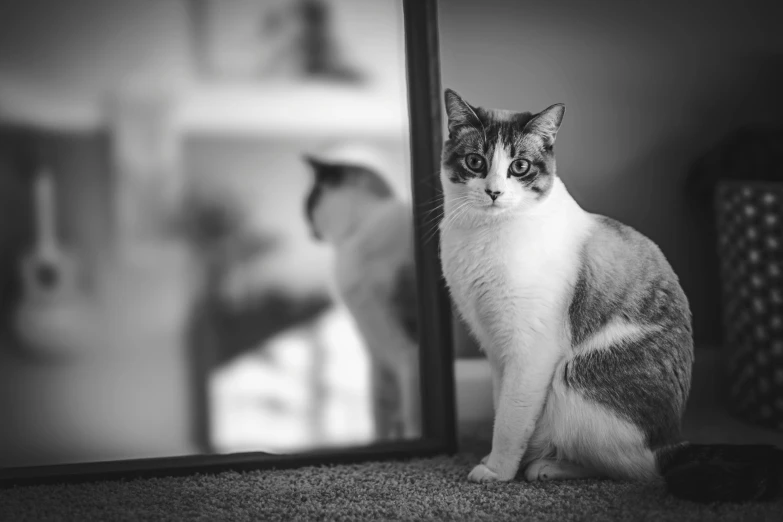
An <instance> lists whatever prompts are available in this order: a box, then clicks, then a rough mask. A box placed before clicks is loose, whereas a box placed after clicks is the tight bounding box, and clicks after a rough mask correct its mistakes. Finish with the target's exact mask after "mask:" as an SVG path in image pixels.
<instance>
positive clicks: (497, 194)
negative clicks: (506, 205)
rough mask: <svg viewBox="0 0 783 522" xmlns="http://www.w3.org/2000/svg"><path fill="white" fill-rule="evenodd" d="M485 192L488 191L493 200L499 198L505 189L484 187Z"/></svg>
mask: <svg viewBox="0 0 783 522" xmlns="http://www.w3.org/2000/svg"><path fill="white" fill-rule="evenodd" d="M484 192H486V193H487V195H488V196H489V197H491V198H492V201H495V200H496V199H498V198H499V197H500V195H501V194H502V193H503V191H501V190H490V189H484Z"/></svg>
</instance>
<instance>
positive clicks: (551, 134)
mask: <svg viewBox="0 0 783 522" xmlns="http://www.w3.org/2000/svg"><path fill="white" fill-rule="evenodd" d="M565 110H566V108H565V105H564V104H562V103H556V104H554V105H552V106H550V107H547V108H546V109H544V110H543V111H541V112H539V113H538V114H536V115H535V116H533V119H531V120H530V121H529V122H527V125H525V132H531V133H535V134H538V135H539V136H541V137H542V138H544V143H545V144H546V146H547V147H551V146H552V145H554V144H555V139H556V138H557V131H558V130H559V129H560V124H561V123H563V115H564V114H565Z"/></svg>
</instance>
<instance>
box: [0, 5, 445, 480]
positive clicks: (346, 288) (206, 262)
mask: <svg viewBox="0 0 783 522" xmlns="http://www.w3.org/2000/svg"><path fill="white" fill-rule="evenodd" d="M403 4H404V5H403ZM403 7H404V8H403ZM4 9H5V11H6V12H4V13H3V14H2V16H0V20H2V22H0V49H2V50H1V51H0V209H2V210H0V212H2V215H3V219H2V220H0V319H2V334H0V335H1V340H0V412H2V417H3V420H2V425H3V429H2V430H0V478H4V479H8V478H9V477H10V479H11V480H12V479H14V477H17V478H18V477H22V476H26V477H34V476H44V475H51V476H64V475H73V476H76V475H79V474H80V473H82V472H85V470H86V471H89V472H94V473H110V472H113V471H116V472H120V471H123V470H124V471H123V472H130V471H134V472H137V473H138V472H141V471H144V470H146V471H149V472H154V471H155V470H159V471H160V470H164V469H167V470H169V471H171V470H172V469H174V468H177V469H181V470H187V469H206V468H209V467H210V466H212V467H214V466H217V465H221V466H229V467H231V466H237V465H240V464H241V465H248V466H256V467H258V466H264V465H267V464H268V463H270V462H272V463H275V465H297V463H304V462H315V461H327V460H328V459H338V460H339V459H345V458H357V457H349V456H350V455H358V454H361V455H364V456H365V457H366V458H369V457H371V456H375V457H383V456H384V455H400V454H415V453H416V452H421V451H429V452H433V451H447V450H449V448H450V446H451V445H453V437H454V434H453V431H454V430H453V404H452V403H453V400H452V393H453V390H452V389H451V377H450V376H451V371H452V368H451V352H450V350H451V347H450V344H449V341H450V337H449V324H450V323H449V319H448V318H449V315H448V312H449V310H448V305H447V304H444V303H447V301H446V298H445V291H444V289H443V287H442V283H441V281H440V277H439V273H440V272H439V266H438V260H437V247H436V245H437V241H436V240H434V241H433V240H430V241H425V238H428V236H431V235H432V233H434V232H436V231H435V230H433V229H434V224H433V223H432V222H429V221H428V220H427V219H426V216H425V214H426V210H427V209H428V208H431V207H432V201H434V200H435V198H436V197H437V193H436V190H437V189H436V188H435V187H436V186H437V184H436V183H435V175H436V172H437V167H436V165H437V156H438V147H439V146H440V136H439V130H438V129H439V114H438V112H437V110H438V109H437V107H438V99H437V96H438V88H439V86H438V85H437V83H438V82H437V46H436V38H435V35H436V32H435V11H434V9H435V7H434V2H429V1H428V2H405V3H403V2H400V1H395V0H285V1H283V0H232V1H230V2H225V1H219V0H170V1H167V2H144V3H132V4H131V3H128V2H123V1H120V0H111V1H107V2H102V3H101V5H100V6H98V5H97V4H94V3H87V4H85V3H83V2H75V1H72V0H66V1H64V2H58V3H55V4H52V3H50V2H45V1H43V0H35V1H30V2H25V3H23V4H15V5H14V7H13V8H4ZM86 21H89V23H86ZM11 29H13V30H11ZM412 180H413V181H412ZM428 223H429V225H428ZM420 347H424V349H423V350H422V349H420ZM423 375H427V378H426V379H425V378H423ZM401 452H402V453H401ZM305 455H309V456H310V457H308V458H310V460H307V459H305V458H304V456H305ZM313 455H316V456H317V457H312V456H313ZM299 457H302V458H299ZM313 458H315V459H316V460H312V459H313ZM318 459H320V460H318ZM265 463H266V464H265ZM69 466H70V467H69ZM74 466H76V467H74ZM79 466H81V467H79ZM85 466H87V467H85ZM31 470H32V471H31Z"/></svg>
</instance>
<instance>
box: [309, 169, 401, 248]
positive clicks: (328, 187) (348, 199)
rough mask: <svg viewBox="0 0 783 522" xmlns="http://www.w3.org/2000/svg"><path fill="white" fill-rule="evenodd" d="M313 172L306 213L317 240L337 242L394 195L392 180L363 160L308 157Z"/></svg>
mask: <svg viewBox="0 0 783 522" xmlns="http://www.w3.org/2000/svg"><path fill="white" fill-rule="evenodd" d="M304 160H305V162H306V163H307V164H308V165H309V166H310V169H311V170H312V173H313V182H312V186H311V187H310V192H309V193H308V195H307V198H306V200H305V214H306V216H307V221H308V222H309V224H310V231H311V233H312V235H313V237H315V238H316V239H319V240H322V241H326V242H331V243H336V242H338V241H340V240H342V239H344V238H345V237H347V236H348V235H350V233H351V232H352V231H353V230H354V229H355V228H356V227H357V226H358V225H359V224H361V222H362V220H363V219H364V218H365V217H366V216H365V214H366V212H367V211H368V209H369V208H370V207H372V205H374V204H377V202H378V201H379V200H385V199H387V198H391V197H393V192H392V188H391V186H390V185H389V183H388V182H387V181H386V180H385V179H384V178H383V177H382V176H381V175H380V174H379V173H378V172H377V171H376V170H375V169H374V168H372V167H370V166H367V165H363V164H361V163H352V162H346V161H340V160H333V159H332V160H329V159H323V158H317V157H314V156H304Z"/></svg>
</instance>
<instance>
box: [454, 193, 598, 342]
mask: <svg viewBox="0 0 783 522" xmlns="http://www.w3.org/2000/svg"><path fill="white" fill-rule="evenodd" d="M553 196H554V197H557V198H559V199H560V201H558V200H555V201H553V202H552V204H551V205H550V206H549V209H550V210H549V211H547V212H540V213H537V214H535V215H527V216H525V215H519V216H517V217H514V218H512V219H509V220H504V221H498V220H496V221H495V222H493V223H481V220H480V218H478V219H476V220H471V222H466V223H461V224H460V226H453V227H446V228H445V230H443V231H442V233H441V261H442V265H443V272H444V276H445V278H446V282H447V284H448V287H449V290H450V292H451V295H452V298H453V300H454V302H455V304H456V306H457V308H458V310H459V312H460V314H461V315H462V316H463V318H464V319H465V321H466V322H467V324H468V326H469V327H470V329H471V330H472V331H473V333H474V335H475V336H476V337H477V339H478V341H479V343H480V344H481V347H482V348H483V349H484V350H493V351H494V350H501V351H503V350H506V349H513V347H514V346H518V345H520V344H525V342H527V341H531V340H532V338H534V337H536V336H541V335H543V336H546V337H548V338H552V337H553V336H555V337H560V336H565V335H566V332H565V326H566V325H567V321H566V320H565V317H566V315H567V306H568V302H567V301H568V296H570V294H571V289H572V288H573V284H574V282H575V280H576V277H577V274H578V270H579V267H580V260H579V253H580V249H581V245H582V237H584V233H585V232H586V230H587V228H588V227H589V215H588V214H586V213H585V212H583V211H582V210H581V209H580V208H579V207H578V206H577V205H576V204H575V203H574V202H573V200H572V199H571V198H570V196H568V194H567V192H565V189H564V188H562V193H560V194H553ZM447 212H448V210H447Z"/></svg>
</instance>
